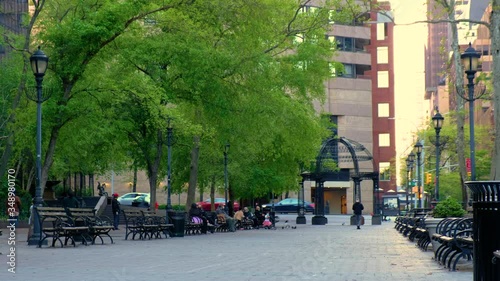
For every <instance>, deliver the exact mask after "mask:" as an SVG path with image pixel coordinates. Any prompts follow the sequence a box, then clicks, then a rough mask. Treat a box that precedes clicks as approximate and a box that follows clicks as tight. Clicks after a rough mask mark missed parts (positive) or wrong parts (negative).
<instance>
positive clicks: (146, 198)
mask: <svg viewBox="0 0 500 281" xmlns="http://www.w3.org/2000/svg"><path fill="white" fill-rule="evenodd" d="M150 202H151V196H150V194H149V193H146V194H142V195H139V196H137V197H136V198H135V199H134V201H132V207H141V208H149V205H150Z"/></svg>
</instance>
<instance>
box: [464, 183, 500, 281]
mask: <svg viewBox="0 0 500 281" xmlns="http://www.w3.org/2000/svg"><path fill="white" fill-rule="evenodd" d="M465 185H466V186H467V187H468V188H469V189H470V190H471V191H472V208H473V212H474V218H473V226H472V230H473V241H474V252H473V262H474V281H497V280H500V268H499V266H498V265H496V264H494V252H495V251H497V250H500V181H469V182H465Z"/></svg>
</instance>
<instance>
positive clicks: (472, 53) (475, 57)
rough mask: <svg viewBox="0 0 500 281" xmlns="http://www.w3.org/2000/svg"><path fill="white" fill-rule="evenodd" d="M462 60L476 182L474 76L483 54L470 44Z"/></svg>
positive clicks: (471, 156) (472, 161)
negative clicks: (465, 77)
mask: <svg viewBox="0 0 500 281" xmlns="http://www.w3.org/2000/svg"><path fill="white" fill-rule="evenodd" d="M460 57H461V59H462V64H463V66H464V69H465V73H466V74H467V80H468V82H469V83H468V84H467V88H468V90H469V98H468V102H469V130H470V137H469V138H470V141H469V147H470V166H471V173H470V180H471V181H475V180H476V159H475V158H476V156H475V154H476V152H475V143H474V76H475V75H476V72H477V65H478V62H479V58H480V57H481V54H480V53H478V52H476V50H475V49H474V48H472V45H471V43H469V47H468V48H467V49H466V50H465V52H464V53H463V54H462V55H460Z"/></svg>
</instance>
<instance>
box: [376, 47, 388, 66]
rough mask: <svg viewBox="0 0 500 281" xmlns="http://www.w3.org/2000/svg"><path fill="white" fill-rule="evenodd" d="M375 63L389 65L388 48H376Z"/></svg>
mask: <svg viewBox="0 0 500 281" xmlns="http://www.w3.org/2000/svg"><path fill="white" fill-rule="evenodd" d="M377 63H379V64H383V63H389V47H377Z"/></svg>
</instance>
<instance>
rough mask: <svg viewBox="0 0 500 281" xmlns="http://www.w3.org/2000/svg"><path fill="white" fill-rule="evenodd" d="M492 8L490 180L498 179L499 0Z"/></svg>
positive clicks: (499, 161) (499, 140)
mask: <svg viewBox="0 0 500 281" xmlns="http://www.w3.org/2000/svg"><path fill="white" fill-rule="evenodd" d="M492 5H493V6H492V7H493V10H492V12H491V17H490V38H491V56H492V59H493V69H492V72H491V73H492V75H493V79H492V80H493V108H494V109H495V110H494V117H493V118H494V126H495V130H494V132H495V143H494V146H493V155H492V158H491V162H492V163H491V174H490V177H491V179H492V180H499V179H500V135H499V134H500V110H499V109H500V0H493V1H492Z"/></svg>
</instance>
